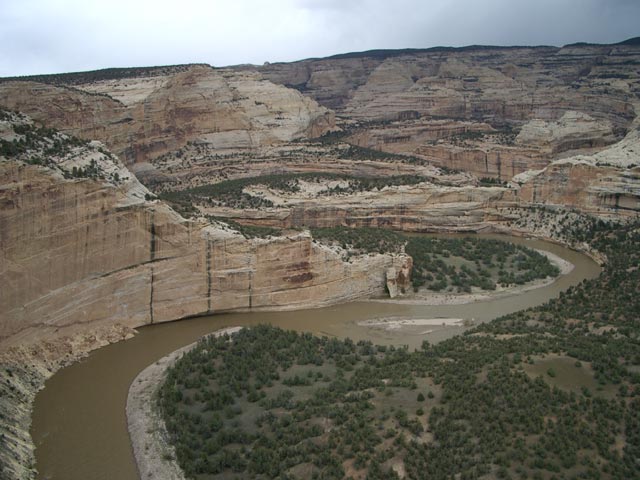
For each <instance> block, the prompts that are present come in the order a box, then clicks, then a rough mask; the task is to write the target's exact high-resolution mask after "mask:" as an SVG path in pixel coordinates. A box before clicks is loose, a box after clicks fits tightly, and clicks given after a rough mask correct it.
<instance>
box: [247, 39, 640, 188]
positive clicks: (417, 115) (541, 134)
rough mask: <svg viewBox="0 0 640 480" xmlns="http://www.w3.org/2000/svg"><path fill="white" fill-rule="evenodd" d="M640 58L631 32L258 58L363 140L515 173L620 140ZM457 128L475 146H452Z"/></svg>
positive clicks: (486, 170) (452, 164)
mask: <svg viewBox="0 0 640 480" xmlns="http://www.w3.org/2000/svg"><path fill="white" fill-rule="evenodd" d="M639 64H640V46H638V45H636V44H633V43H630V44H618V45H571V46H566V47H562V48H556V47H508V48H507V47H465V48H458V49H455V48H434V49H427V50H398V51H372V52H362V53H354V54H346V55H338V56H335V57H329V58H324V59H310V60H303V61H300V62H293V63H288V64H282V63H278V64H268V65H264V66H261V67H255V68H254V69H255V70H257V71H259V72H260V73H261V74H262V76H263V77H264V78H267V79H269V80H271V81H273V82H275V83H280V84H283V85H287V86H290V87H293V88H297V89H299V90H300V91H301V92H303V93H304V94H305V95H308V96H310V97H312V98H314V99H315V100H317V101H318V102H319V103H320V104H322V105H325V106H327V107H329V108H332V109H335V111H336V112H337V114H338V115H339V116H340V117H342V118H346V119H349V120H350V121H351V122H353V121H355V122H356V123H355V124H354V123H349V124H348V128H349V130H350V131H351V132H352V136H351V137H350V138H351V141H353V142H355V143H356V144H358V145H361V146H366V147H369V148H374V149H377V150H382V151H387V152H394V153H402V154H407V155H415V156H418V157H421V158H424V159H427V160H429V161H432V162H434V163H435V164H436V165H440V166H444V167H448V168H456V169H463V170H465V171H468V172H472V173H474V174H476V175H478V176H480V177H484V176H487V177H495V178H499V179H501V180H509V179H510V178H511V177H513V176H514V175H516V174H518V173H521V172H523V171H526V170H528V169H539V168H543V167H544V166H545V165H547V164H548V163H549V162H550V161H552V160H556V159H558V158H560V157H561V156H562V155H563V154H564V152H573V153H577V152H575V151H576V150H578V151H584V152H585V153H591V151H592V149H594V148H602V147H604V146H607V145H610V144H611V143H614V142H615V141H617V140H620V139H621V138H622V137H623V136H624V135H625V133H626V132H627V130H628V128H629V125H630V123H631V122H632V121H633V119H634V118H635V112H634V108H633V105H632V104H633V102H634V100H635V99H636V98H637V95H638V92H639V91H640V84H639V83H638V78H639V77H640V72H639V71H638V65H639ZM237 68H238V69H240V68H247V67H237ZM443 123H444V125H443ZM521 129H522V131H520V130H521ZM477 133H484V134H485V135H484V136H482V135H480V136H479V135H474V134H477ZM469 134H471V135H469ZM461 140H463V141H464V142H465V143H466V144H465V145H462V146H463V147H464V148H465V150H469V153H467V152H464V151H463V152H456V151H455V148H456V147H458V146H460V143H461ZM564 156H566V155H564Z"/></svg>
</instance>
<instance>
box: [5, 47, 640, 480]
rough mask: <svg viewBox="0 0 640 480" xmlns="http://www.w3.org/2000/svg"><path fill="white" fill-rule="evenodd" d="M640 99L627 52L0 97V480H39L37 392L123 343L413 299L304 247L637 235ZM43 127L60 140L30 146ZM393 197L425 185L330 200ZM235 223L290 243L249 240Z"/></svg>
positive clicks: (509, 50)
mask: <svg viewBox="0 0 640 480" xmlns="http://www.w3.org/2000/svg"><path fill="white" fill-rule="evenodd" d="M639 93H640V42H639V41H638V40H637V39H632V40H630V41H628V42H622V43H621V44H616V45H570V46H565V47H562V48H556V47H466V48H461V49H449V48H437V49H429V50H404V51H373V52H362V53H356V54H346V55H341V56H336V57H330V58H325V59H311V60H303V61H300V62H292V63H287V64H266V65H264V66H260V67H257V66H234V67H226V68H213V67H210V66H208V65H182V66H175V67H152V68H144V69H120V70H113V71H111V70H108V71H98V72H86V73H78V74H64V75H50V76H40V77H32V78H22V79H15V78H14V79H1V81H0V107H1V108H2V109H3V114H2V118H1V119H0V140H2V142H3V144H2V145H3V153H2V155H0V250H1V252H2V255H1V256H0V284H1V285H2V289H0V318H1V321H0V356H1V363H2V365H3V366H5V368H4V371H5V372H11V374H9V373H3V377H2V390H3V392H7V395H5V396H3V397H2V399H1V400H0V405H1V406H2V411H3V415H5V418H7V416H8V414H7V413H6V412H9V411H14V412H17V413H16V414H15V415H14V416H13V420H12V423H8V422H7V423H6V424H5V422H3V424H2V427H1V430H2V435H3V436H2V439H3V446H6V447H7V448H2V451H1V453H0V464H1V465H2V469H3V470H2V473H3V474H4V473H6V474H7V475H8V478H31V477H33V476H34V475H35V471H34V466H33V445H32V444H31V442H30V438H29V433H28V425H29V422H30V410H29V408H30V407H29V406H30V404H31V402H32V400H33V396H34V395H35V392H36V391H37V390H38V389H39V388H41V386H42V385H43V382H44V380H45V379H46V378H47V377H48V376H50V375H51V374H52V372H54V371H55V370H57V369H58V368H60V367H61V366H63V365H66V364H69V363H70V362H73V361H75V360H76V359H77V358H79V357H81V356H83V355H85V354H86V353H87V352H89V351H91V350H92V349H95V348H98V347H99V346H102V345H104V344H106V343H109V342H115V341H119V340H122V339H125V338H128V337H130V336H131V335H133V334H134V333H135V328H136V327H139V326H142V325H148V324H153V323H160V322H167V321H172V320H178V319H185V318H189V317H193V316H198V315H204V314H211V313H218V312H228V311H261V310H269V309H272V310H273V309H275V310H282V309H299V308H304V307H317V306H324V305H329V304H333V303H337V302H346V301H351V300H354V299H358V298H364V297H369V296H373V295H382V294H384V292H385V288H386V290H387V291H389V292H390V293H392V294H399V295H401V292H402V290H403V289H404V288H405V287H407V286H408V285H409V284H410V271H411V258H410V257H408V256H407V255H404V254H395V255H391V254H370V255H348V256H345V252H344V251H343V250H341V249H340V248H336V247H335V246H331V245H325V244H321V243H319V242H317V241H315V240H314V239H313V238H312V236H311V234H310V233H309V231H308V228H309V227H332V226H340V225H342V226H350V227H383V228H392V229H396V230H404V231H412V232H426V231H437V232H515V233H518V234H523V235H533V236H535V235H538V236H541V237H553V236H554V234H553V233H552V232H551V231H550V229H549V228H548V227H549V225H548V223H547V224H543V225H535V224H534V223H531V222H530V221H529V220H528V219H530V218H531V216H532V215H535V211H536V210H537V209H543V210H547V211H562V212H569V213H571V214H572V215H578V216H579V215H595V216H596V217H598V218H601V219H612V218H613V219H619V218H628V219H631V218H635V217H637V215H638V212H639V211H640V184H639V182H638V180H639V177H640V118H639V117H638V112H640V98H639ZM11 112H21V113H20V114H18V113H11ZM40 126H44V127H46V129H55V130H56V131H55V132H54V131H53V130H52V131H44V130H43V131H42V132H41V131H40V130H37V131H38V132H40V133H38V136H37V138H35V140H33V138H34V137H33V135H35V134H34V133H33V132H35V131H36V129H37V128H40ZM30 132H31V133H30ZM30 141H31V142H32V144H29V142H30ZM63 147H64V148H63ZM12 148H13V149H14V150H11V149H12ZM88 172H90V173H88ZM285 174H286V175H300V174H304V175H307V176H308V178H307V179H306V180H305V181H302V180H300V179H298V180H296V182H297V183H296V185H297V186H298V190H297V191H295V192H293V193H292V192H288V191H285V190H282V189H278V188H274V187H270V186H268V185H264V184H260V182H257V183H256V184H253V185H250V186H248V187H245V188H244V190H243V191H242V194H243V195H246V196H247V197H248V198H254V199H262V200H263V201H264V200H268V201H269V202H270V205H269V206H267V207H256V208H234V207H232V206H228V205H224V204H207V203H204V202H201V203H198V202H195V203H194V204H193V205H191V210H190V211H189V214H187V213H185V212H178V211H177V208H175V209H174V208H172V205H170V204H168V203H167V202H165V201H164V200H162V199H161V198H164V197H163V195H165V194H168V193H169V194H170V193H180V192H183V191H186V190H188V189H191V188H194V187H198V186H205V185H209V184H218V183H224V182H228V181H232V180H237V179H246V178H253V177H260V176H264V175H285ZM327 174H332V175H335V176H337V177H335V178H328V177H327V176H326V175H327ZM314 175H315V177H314ZM323 175H324V177H323ZM340 176H343V177H345V178H343V179H340V178H338V177H340ZM402 176H411V177H418V178H419V179H420V181H419V182H411V183H410V184H409V183H408V184H394V185H388V186H384V187H380V188H378V187H375V188H370V189H366V190H363V191H341V190H340V189H336V187H340V188H343V187H348V186H349V185H350V183H349V182H351V181H352V180H350V179H351V178H358V177H363V178H382V179H384V178H391V177H402ZM305 178H306V177H305ZM305 182H306V183H305ZM332 189H333V190H332ZM532 212H533V213H532ZM228 221H234V222H237V223H238V224H241V225H245V226H246V225H248V226H262V227H264V226H268V227H276V228H278V229H282V231H281V232H280V233H279V234H273V235H267V236H266V237H265V238H251V236H249V235H247V236H245V235H243V234H241V233H239V232H238V231H236V229H235V228H234V226H233V224H229V223H225V222H228ZM557 240H560V239H557ZM574 246H575V245H574ZM576 247H577V248H580V247H579V246H576Z"/></svg>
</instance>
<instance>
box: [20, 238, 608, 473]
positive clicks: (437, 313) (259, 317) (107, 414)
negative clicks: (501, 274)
mask: <svg viewBox="0 0 640 480" xmlns="http://www.w3.org/2000/svg"><path fill="white" fill-rule="evenodd" d="M483 237H491V238H501V239H504V240H509V241H512V242H514V243H520V244H524V245H527V246H529V247H532V248H536V249H540V250H546V251H549V252H551V253H554V254H556V255H558V256H560V257H562V258H563V259H565V260H567V261H569V262H571V263H573V264H574V265H575V268H574V269H573V270H572V271H571V272H570V273H569V274H567V275H563V276H561V277H560V278H558V279H557V280H556V281H555V282H554V283H552V284H550V285H548V286H545V287H542V288H538V289H535V290H529V291H527V292H524V293H522V294H520V295H514V296H508V297H502V298H496V299H493V300H487V301H480V302H475V303H472V304H466V305H449V306H424V305H402V304H393V303H379V302H367V301H363V302H354V303H348V304H343V305H336V306H333V307H327V308H321V309H314V310H298V311H293V312H269V313H234V314H221V315H213V316H208V317H200V318H194V319H189V320H185V321H179V322H171V323H165V324H158V325H153V326H148V327H143V328H140V329H139V334H138V335H136V336H135V337H134V338H132V339H130V340H127V341H125V342H120V343H117V344H114V345H109V346H107V347H104V348H101V349H99V350H96V351H95V352H92V353H91V355H89V356H88V357H87V358H86V359H84V360H82V361H80V362H78V363H76V364H74V365H72V366H70V367H67V368H64V369H62V370H60V371H59V372H58V373H56V374H55V375H54V376H52V377H51V378H50V379H49V380H48V381H47V382H46V384H45V388H44V389H43V390H42V391H41V392H40V393H39V394H38V395H37V397H36V401H35V405H34V412H33V424H32V429H31V434H32V437H33V440H34V443H35V445H36V466H37V469H38V471H39V476H38V478H39V479H55V480H76V479H77V480H115V479H117V480H137V479H138V476H137V471H136V466H135V463H134V459H133V452H132V449H131V445H130V443H129V435H128V432H127V423H126V417H125V403H126V398H127V392H128V389H129V385H130V384H131V382H132V380H133V379H134V378H135V376H136V375H137V374H138V373H139V372H140V371H141V370H142V369H144V368H145V367H146V366H148V365H149V364H151V363H153V362H154V361H155V360H157V359H158V358H161V357H163V356H164V355H166V354H167V353H169V352H171V351H173V350H175V349H177V348H179V347H181V346H183V345H186V344H188V343H191V342H193V341H195V340H196V339H197V338H199V337H200V336H202V335H204V334H206V333H209V332H212V331H214V330H218V329H220V328H223V327H228V326H235V325H255V324H259V323H270V324H272V325H277V326H280V327H283V328H288V329H295V330H299V331H310V332H313V333H316V334H320V335H335V336H337V337H351V338H353V339H354V340H359V339H367V340H371V341H373V342H374V343H381V344H395V345H408V346H409V348H410V349H413V348H419V347H420V345H421V344H422V341H423V340H424V339H427V340H429V341H430V342H437V341H441V340H443V339H445V338H449V337H451V336H453V335H456V334H459V333H461V332H463V331H464V329H465V328H466V327H463V326H443V325H435V326H429V327H425V326H424V325H423V326H420V327H413V328H405V329H399V330H383V329H377V328H372V327H369V326H365V325H362V324H361V322H364V321H366V320H376V319H381V318H389V317H394V318H395V317H399V318H407V319H426V318H430V319H431V318H439V317H445V318H446V317H448V318H460V319H467V320H471V319H473V320H474V321H475V322H484V321H488V320H491V319H493V318H496V317H498V316H500V315H504V314H507V313H511V312H515V311H518V310H522V309H525V308H529V307H533V306H536V305H540V304H542V303H544V302H546V301H547V300H549V299H551V298H554V297H556V296H557V295H558V294H559V292H561V291H563V290H566V289H567V288H568V287H569V286H571V285H575V284H577V283H579V282H581V281H582V280H583V279H587V278H593V277H595V276H597V275H598V274H599V272H600V268H599V267H598V266H597V265H596V263H595V262H593V261H592V260H591V259H589V258H588V257H586V256H585V255H582V254H579V253H577V252H574V251H572V250H569V249H566V248H564V247H561V246H559V245H555V244H551V243H547V242H542V241H539V240H528V239H522V238H515V237H505V236H499V237H497V236H489V235H483ZM427 331H430V333H425V332H427Z"/></svg>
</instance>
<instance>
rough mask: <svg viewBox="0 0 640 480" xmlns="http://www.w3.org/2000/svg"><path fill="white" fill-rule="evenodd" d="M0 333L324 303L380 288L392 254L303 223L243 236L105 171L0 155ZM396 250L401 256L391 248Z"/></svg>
mask: <svg viewBox="0 0 640 480" xmlns="http://www.w3.org/2000/svg"><path fill="white" fill-rule="evenodd" d="M0 182H1V183H2V185H4V186H5V187H4V188H3V189H2V191H0V206H1V208H0V232H1V233H0V235H1V237H0V238H1V240H2V242H1V243H2V252H3V256H2V261H1V264H0V280H1V283H2V285H3V288H2V291H1V292H0V311H1V312H2V319H3V321H2V322H1V324H0V341H1V342H2V343H3V344H12V343H15V342H18V341H22V340H24V339H26V338H30V337H39V338H47V337H50V336H55V334H56V333H57V332H60V333H64V332H65V330H66V329H73V328H75V327H77V326H79V325H80V326H82V328H87V327H88V326H89V325H92V324H95V325H109V324H113V323H121V324H123V325H125V326H130V327H136V326H139V325H145V324H149V323H154V322H162V321H168V320H175V319H178V318H184V317H188V316H193V315H198V314H205V313H215V312H222V311H229V310H249V309H265V308H280V309H285V308H286V309H291V308H301V307H311V306H320V305H326V304H330V303H334V302H339V301H346V300H351V299H354V298H358V297H361V296H364V295H368V294H372V293H378V292H381V291H382V288H383V286H384V284H385V281H386V278H385V275H384V273H385V270H386V269H387V268H388V267H389V266H391V265H393V264H394V262H395V261H396V260H394V259H393V258H391V257H388V256H384V255H378V256H371V257H363V258H361V259H359V260H357V261H353V262H349V263H344V262H343V261H342V259H341V258H340V257H339V256H338V255H337V254H335V253H334V252H333V251H331V250H330V249H327V248H324V247H322V246H320V245H317V244H315V243H314V242H313V241H312V238H311V237H310V235H309V234H305V233H298V232H295V233H292V234H291V235H287V236H285V237H278V238H272V239H268V240H261V239H254V240H247V239H245V238H244V237H242V236H240V235H238V234H234V233H230V232H227V231H224V230H220V229H217V228H215V227H213V226H211V225H208V224H206V223H197V222H193V221H187V220H184V219H182V218H181V217H180V216H178V215H177V214H176V213H174V212H173V211H172V210H171V209H169V208H168V207H167V206H166V205H164V204H162V203H161V202H157V201H155V202H147V201H145V200H144V199H142V200H140V201H138V202H135V203H134V202H132V201H131V199H130V198H128V197H127V196H126V195H125V193H123V192H122V191H120V190H118V189H117V188H114V187H113V186H112V185H110V184H108V183H106V182H98V181H94V180H90V179H81V180H60V179H57V178H54V177H52V176H51V175H50V174H49V173H48V172H47V171H45V170H44V169H43V168H42V167H35V166H29V165H22V164H18V163H14V162H2V163H0ZM398 261H400V260H398Z"/></svg>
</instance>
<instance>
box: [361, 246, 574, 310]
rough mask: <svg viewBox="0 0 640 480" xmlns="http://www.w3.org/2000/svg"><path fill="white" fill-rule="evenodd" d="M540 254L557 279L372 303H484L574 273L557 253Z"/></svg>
mask: <svg viewBox="0 0 640 480" xmlns="http://www.w3.org/2000/svg"><path fill="white" fill-rule="evenodd" d="M535 250H536V251H537V252H538V253H541V254H542V255H544V256H546V257H547V258H548V259H549V261H550V262H551V263H553V264H554V265H555V266H556V267H558V269H559V270H560V275H559V276H557V277H547V278H542V279H539V280H535V281H533V282H529V283H527V284H525V285H515V286H510V287H502V286H496V289H495V290H481V291H477V292H472V293H441V292H433V291H430V290H426V289H420V290H418V291H417V292H412V293H409V294H407V295H406V296H404V297H400V298H376V299H372V300H370V301H372V302H380V303H395V304H401V305H402V304H404V305H429V306H447V305H465V304H468V303H475V302H484V301H487V300H494V299H497V298H501V297H507V296H511V295H520V294H522V293H524V292H528V291H530V290H535V289H538V288H543V287H546V286H548V285H551V284H552V283H554V282H555V281H557V280H558V278H560V276H562V275H567V274H569V273H571V272H572V271H573V269H574V268H575V265H574V264H573V263H571V262H569V261H567V260H565V259H564V258H562V257H560V256H558V255H556V254H555V253H551V252H548V251H546V250H540V249H535Z"/></svg>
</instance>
